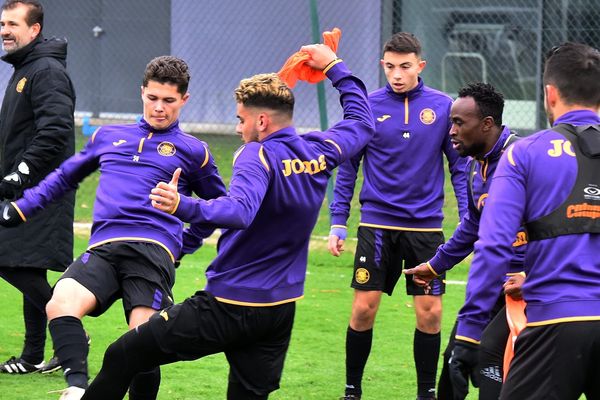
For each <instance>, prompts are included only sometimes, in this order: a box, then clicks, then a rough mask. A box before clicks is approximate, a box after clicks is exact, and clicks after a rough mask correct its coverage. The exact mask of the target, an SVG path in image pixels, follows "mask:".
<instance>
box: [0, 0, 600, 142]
mask: <svg viewBox="0 0 600 400" xmlns="http://www.w3.org/2000/svg"><path fill="white" fill-rule="evenodd" d="M43 4H44V7H45V15H46V16H45V26H44V31H43V32H44V35H45V36H46V37H51V36H57V37H66V38H67V39H68V41H69V49H68V59H67V62H68V69H69V71H70V73H71V77H72V79H73V81H74V84H75V87H76V90H77V104H76V109H77V114H76V116H77V120H78V122H79V123H83V122H85V123H86V124H102V123H105V122H107V121H111V122H112V121H114V120H135V118H137V117H138V115H139V114H140V113H141V101H140V84H141V77H142V73H143V70H144V67H145V65H146V63H147V62H148V61H149V60H150V59H151V58H153V57H155V56H158V55H164V54H172V55H175V56H178V57H181V58H183V59H184V60H186V61H187V62H188V63H189V65H190V68H191V72H192V81H191V85H190V93H191V95H192V97H191V99H190V102H189V103H188V105H187V106H186V108H185V109H184V111H183V115H182V121H183V122H185V123H186V124H185V125H184V128H185V129H187V130H188V131H189V132H191V133H198V134H200V133H204V134H224V135H234V134H235V131H234V126H235V123H236V118H235V102H234V101H233V94H232V93H233V90H234V89H235V87H236V86H237V84H238V82H239V81H240V79H243V78H245V77H248V76H251V75H253V74H256V73H261V72H272V71H277V70H279V68H280V67H281V66H282V65H283V63H284V61H285V60H286V58H287V57H288V56H289V55H291V54H292V53H293V52H294V51H296V50H298V48H299V47H300V46H301V45H303V44H307V43H313V42H318V41H321V36H320V33H321V32H322V31H323V30H330V29H332V28H333V27H335V26H338V27H340V28H341V29H342V39H341V41H340V48H339V51H338V54H339V56H340V57H342V58H344V59H345V60H346V62H347V64H348V65H349V66H350V68H351V69H352V70H353V72H354V73H355V74H356V75H357V76H359V77H360V78H361V79H363V80H364V82H365V83H366V85H367V88H368V89H369V91H371V90H374V89H376V88H378V87H380V86H382V85H384V84H385V79H384V76H383V74H382V72H381V68H380V65H379V59H380V58H381V54H380V53H381V47H382V45H383V42H385V40H386V39H387V38H389V36H390V35H391V34H392V33H394V32H398V31H410V32H413V33H414V34H416V35H417V37H418V38H419V39H420V40H421V42H422V45H423V49H424V58H425V59H426V60H427V62H428V64H427V67H426V69H425V70H424V72H423V74H422V76H423V79H424V80H425V83H426V84H427V85H429V86H432V87H434V88H436V89H439V90H442V91H444V92H447V93H448V94H450V95H451V96H455V94H456V91H457V89H458V88H459V87H461V86H462V85H464V84H465V83H468V82H472V81H480V80H483V81H487V82H490V83H491V84H493V85H495V86H496V87H497V88H499V89H500V90H501V91H502V92H503V93H504V94H505V97H506V99H507V105H506V113H505V122H506V124H507V125H509V126H510V127H511V128H512V129H515V130H517V131H519V132H521V133H524V134H527V133H530V132H532V131H534V130H537V129H540V128H543V127H545V126H546V119H545V115H544V114H543V91H542V85H541V82H540V72H541V67H542V65H543V60H544V55H545V53H546V52H547V51H548V50H549V49H550V48H551V47H552V46H554V45H557V44H559V43H561V42H563V41H566V40H573V41H580V42H585V43H588V44H590V45H593V46H596V47H597V46H598V45H599V44H600V0H502V1H498V0H495V1H493V0H245V1H240V0H46V1H44V2H43ZM10 74H11V68H10V66H8V65H7V64H5V63H0V82H2V85H4V84H5V82H7V80H8V78H9V76H10ZM3 92H4V90H1V94H0V95H3ZM294 93H295V95H296V97H297V106H296V115H295V122H296V125H297V126H298V127H300V128H301V130H302V131H305V130H312V129H320V128H324V127H326V126H327V125H329V124H331V123H335V122H336V121H338V120H339V119H340V118H341V109H340V107H339V104H338V99H337V95H336V93H334V91H333V89H332V88H331V87H330V85H329V84H328V83H326V84H325V85H323V86H321V88H320V89H319V88H318V87H317V85H308V84H306V83H302V82H300V83H299V84H298V85H297V86H296V88H295V89H294ZM84 117H88V118H84ZM84 133H86V131H84Z"/></svg>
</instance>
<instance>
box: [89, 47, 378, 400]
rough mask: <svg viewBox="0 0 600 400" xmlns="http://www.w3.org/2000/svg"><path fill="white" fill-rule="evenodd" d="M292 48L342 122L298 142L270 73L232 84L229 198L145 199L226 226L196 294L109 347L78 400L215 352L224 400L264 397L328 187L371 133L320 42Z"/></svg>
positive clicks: (363, 101) (345, 75)
mask: <svg viewBox="0 0 600 400" xmlns="http://www.w3.org/2000/svg"><path fill="white" fill-rule="evenodd" d="M301 50H302V51H305V52H307V53H309V54H310V56H311V59H310V60H309V61H308V63H309V66H311V67H313V68H316V69H319V70H323V71H324V72H325V73H326V75H327V77H328V78H329V79H330V80H331V82H332V83H333V86H334V87H335V88H336V89H337V90H338V91H339V92H340V100H341V104H342V107H343V110H344V120H342V121H341V122H339V123H337V124H336V125H334V126H333V127H332V128H330V129H328V130H327V131H324V132H311V133H307V134H304V135H302V136H300V135H298V134H297V133H296V130H295V129H294V127H293V125H292V113H293V108H294V96H293V94H292V91H291V90H290V89H289V88H288V87H287V86H286V85H285V84H284V83H283V82H282V81H281V80H280V79H279V77H278V76H277V75H276V74H260V75H255V76H253V77H251V78H249V79H244V80H242V81H241V82H240V85H239V87H238V88H237V89H236V91H235V98H236V101H237V116H238V118H239V123H238V125H237V132H238V133H239V134H240V135H241V136H242V139H243V140H244V142H245V145H243V146H242V147H241V148H240V149H239V150H238V151H237V153H236V154H235V158H234V166H233V176H232V179H231V184H230V187H229V194H228V195H227V196H223V197H219V198H217V199H214V200H209V201H206V200H195V199H192V198H190V197H188V196H185V195H183V194H178V193H177V190H176V188H175V186H174V185H173V182H176V181H177V174H176V175H175V177H174V178H173V180H172V181H171V183H170V184H167V183H165V182H163V183H160V184H159V185H158V187H157V188H155V189H154V190H153V191H152V194H151V196H150V197H151V199H152V201H153V204H154V205H155V207H157V208H158V209H161V210H164V211H165V212H166V213H167V212H168V213H169V214H171V213H172V214H173V215H175V216H177V217H179V218H181V219H182V220H183V221H188V222H200V223H208V224H214V225H216V226H222V227H228V228H230V229H225V230H224V231H223V233H222V236H221V237H220V239H219V244H218V254H217V257H216V258H215V259H214V260H213V261H212V262H211V263H210V265H209V266H208V269H207V271H206V277H207V285H206V288H205V289H204V290H202V291H199V292H197V293H196V294H195V295H194V296H193V297H191V298H189V299H187V300H186V301H184V302H183V303H181V304H177V305H175V306H172V307H169V308H167V309H165V310H163V311H161V313H160V314H157V315H156V316H154V317H152V318H150V321H149V322H148V323H146V324H143V325H141V326H139V327H138V328H137V329H136V330H135V331H130V332H128V333H127V334H125V335H123V336H122V337H121V338H120V339H119V340H117V341H116V342H114V343H113V344H112V345H111V346H110V347H109V349H108V350H107V352H106V354H105V356H104V363H103V365H102V369H101V371H100V373H99V374H98V376H97V377H96V379H95V380H94V382H92V384H91V385H90V389H89V391H88V392H87V393H86V394H85V396H84V399H86V400H89V399H102V400H112V399H122V398H123V396H124V395H125V392H126V390H127V386H128V385H129V381H130V380H131V377H132V376H133V375H134V374H135V373H137V372H139V371H145V370H147V369H152V368H154V367H156V366H157V365H160V364H166V363H172V362H175V361H179V360H193V359H197V358H200V357H204V356H207V355H209V354H213V353H220V352H224V353H225V355H226V357H227V361H228V362H229V365H230V372H229V385H228V388H227V398H228V399H230V400H233V399H236V400H239V399H244V400H252V399H266V398H268V396H269V393H270V392H272V391H274V390H276V389H277V388H278V387H279V381H280V379H281V373H282V370H283V362H284V359H285V355H286V352H287V348H288V345H289V341H290V335H291V331H292V325H293V322H294V313H295V302H296V300H298V299H300V298H301V297H302V296H303V290H304V280H305V275H306V263H307V255H308V244H309V238H310V233H311V231H312V229H313V227H314V224H315V223H316V221H317V216H318V213H319V209H320V207H321V204H322V202H323V198H324V196H325V191H326V188H327V180H328V178H329V176H330V175H331V171H332V169H333V168H335V167H336V166H337V165H339V164H340V163H341V162H343V161H344V160H346V159H348V158H349V157H351V156H352V155H353V154H355V153H356V152H357V151H358V150H360V149H361V148H362V147H363V146H364V145H365V144H366V143H367V141H368V140H369V139H370V138H371V136H372V135H373V131H374V124H373V117H372V114H371V109H370V108H369V103H368V101H367V93H366V89H365V86H364V84H363V83H362V82H361V81H360V80H359V79H357V78H356V77H354V76H353V75H352V74H351V73H350V71H349V70H348V68H347V67H346V65H345V64H344V62H342V61H341V60H340V59H338V58H336V55H335V53H334V52H333V51H332V50H331V49H330V48H329V47H327V46H326V45H310V46H304V47H302V49H301Z"/></svg>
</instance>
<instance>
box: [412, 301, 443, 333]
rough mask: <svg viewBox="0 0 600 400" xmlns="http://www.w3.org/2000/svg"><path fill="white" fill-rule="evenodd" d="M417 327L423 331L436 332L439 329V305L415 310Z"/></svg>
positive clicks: (440, 311) (440, 313)
mask: <svg viewBox="0 0 600 400" xmlns="http://www.w3.org/2000/svg"><path fill="white" fill-rule="evenodd" d="M416 315H417V329H418V330H420V331H421V332H425V333H438V332H439V331H440V329H441V323H442V310H441V307H440V308H439V309H437V307H432V308H429V309H420V310H416Z"/></svg>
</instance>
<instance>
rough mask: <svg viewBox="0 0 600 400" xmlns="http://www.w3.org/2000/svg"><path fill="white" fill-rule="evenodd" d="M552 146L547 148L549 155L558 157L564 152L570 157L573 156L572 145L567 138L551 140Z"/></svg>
mask: <svg viewBox="0 0 600 400" xmlns="http://www.w3.org/2000/svg"><path fill="white" fill-rule="evenodd" d="M550 143H552V146H553V148H552V149H550V150H548V155H549V156H550V157H560V156H562V155H563V152H564V153H565V154H568V155H570V156H571V157H575V153H574V152H573V145H571V142H569V141H568V140H563V139H556V140H551V141H550Z"/></svg>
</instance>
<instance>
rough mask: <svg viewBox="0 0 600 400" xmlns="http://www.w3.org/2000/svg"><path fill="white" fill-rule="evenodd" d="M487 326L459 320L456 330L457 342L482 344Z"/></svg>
mask: <svg viewBox="0 0 600 400" xmlns="http://www.w3.org/2000/svg"><path fill="white" fill-rule="evenodd" d="M484 329H485V325H480V324H476V323H473V322H469V321H465V320H458V326H457V328H456V336H455V337H454V338H455V339H457V340H463V341H465V342H470V343H475V344H479V343H480V342H481V335H482V333H483V330H484Z"/></svg>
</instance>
